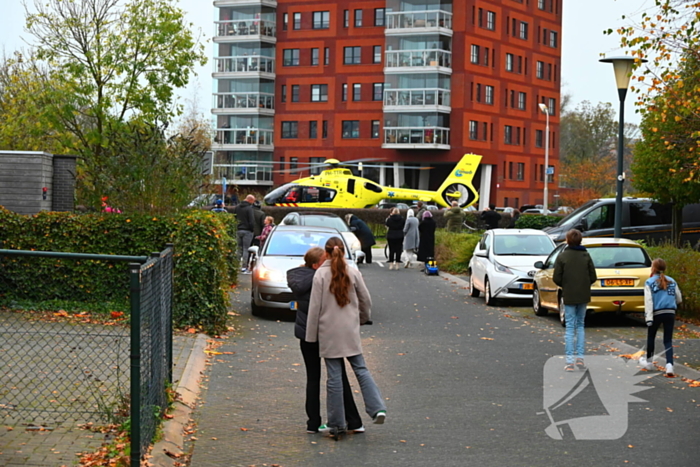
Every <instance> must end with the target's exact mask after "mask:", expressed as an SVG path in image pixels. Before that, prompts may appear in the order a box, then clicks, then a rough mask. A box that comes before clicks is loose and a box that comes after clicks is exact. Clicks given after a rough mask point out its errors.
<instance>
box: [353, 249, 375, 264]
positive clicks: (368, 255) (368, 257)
mask: <svg viewBox="0 0 700 467" xmlns="http://www.w3.org/2000/svg"><path fill="white" fill-rule="evenodd" d="M362 252H363V253H364V254H365V257H364V259H361V260H359V261H358V262H357V264H362V263H363V262H367V264H372V247H371V246H363V247H362Z"/></svg>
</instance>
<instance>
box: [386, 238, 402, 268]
mask: <svg viewBox="0 0 700 467" xmlns="http://www.w3.org/2000/svg"><path fill="white" fill-rule="evenodd" d="M386 243H387V244H388V245H389V262H390V263H394V262H396V263H400V262H401V250H403V238H391V239H387V241H386Z"/></svg>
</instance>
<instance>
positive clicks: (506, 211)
mask: <svg viewBox="0 0 700 467" xmlns="http://www.w3.org/2000/svg"><path fill="white" fill-rule="evenodd" d="M514 209H515V208H511V207H505V208H498V207H497V208H496V212H499V213H503V214H513V210H514Z"/></svg>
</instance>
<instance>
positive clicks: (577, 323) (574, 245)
mask: <svg viewBox="0 0 700 467" xmlns="http://www.w3.org/2000/svg"><path fill="white" fill-rule="evenodd" d="M581 239H582V235H581V232H580V231H578V230H576V229H571V230H569V231H568V232H567V233H566V245H567V246H566V248H564V251H562V252H561V253H559V256H557V259H556V261H555V262H554V276H553V279H554V283H555V284H557V285H558V286H559V287H561V289H562V295H563V298H564V310H565V314H564V315H565V319H566V337H565V342H566V344H565V351H566V366H565V367H564V369H565V370H566V371H574V354H575V355H576V361H575V364H576V367H578V368H579V369H581V370H583V369H585V368H586V365H585V364H584V360H583V354H584V351H585V344H586V335H585V330H584V320H585V319H586V305H588V302H590V301H591V284H593V283H594V282H595V281H596V280H597V279H598V277H597V275H596V272H595V266H594V265H593V260H592V259H591V255H589V254H588V250H586V248H585V247H583V246H581Z"/></svg>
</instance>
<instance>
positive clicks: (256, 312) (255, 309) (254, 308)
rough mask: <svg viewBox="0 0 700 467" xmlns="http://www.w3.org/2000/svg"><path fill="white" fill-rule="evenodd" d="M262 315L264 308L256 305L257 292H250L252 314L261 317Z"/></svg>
mask: <svg viewBox="0 0 700 467" xmlns="http://www.w3.org/2000/svg"><path fill="white" fill-rule="evenodd" d="M261 313H262V307H261V306H259V305H256V304H255V291H254V290H253V289H251V290H250V314H252V315H253V316H260V314H261Z"/></svg>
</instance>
